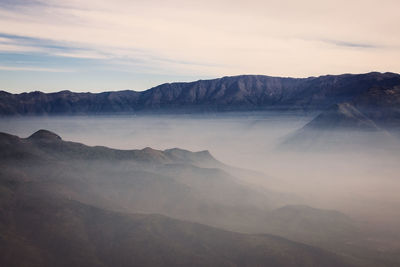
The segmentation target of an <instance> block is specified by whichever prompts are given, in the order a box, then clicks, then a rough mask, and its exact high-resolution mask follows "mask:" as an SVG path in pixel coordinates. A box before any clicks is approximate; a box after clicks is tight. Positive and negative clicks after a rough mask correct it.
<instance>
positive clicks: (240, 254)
mask: <svg viewBox="0 0 400 267" xmlns="http://www.w3.org/2000/svg"><path fill="white" fill-rule="evenodd" d="M1 188H2V189H3V190H8V192H9V194H10V196H9V197H8V198H7V199H6V201H4V198H3V201H2V202H1V203H2V205H1V213H0V230H1V231H0V249H1V251H2V253H1V254H0V265H1V266H8V267H13V266H18V267H25V266H26V267H29V266H43V267H45V266H85V267H89V266H99V267H100V266H101V267H106V266H118V267H123V266H143V267H145V266H287V267H290V266H304V267H306V266H307V267H312V266H327V267H329V266H332V267H333V266H337V267H339V266H340V267H342V266H343V267H345V266H354V265H352V263H351V262H349V260H347V259H344V258H342V257H340V256H338V255H335V254H333V253H330V252H327V251H324V250H322V249H318V248H315V247H311V246H308V245H304V244H301V243H297V242H292V241H289V240H287V239H284V238H280V237H276V236H271V235H249V234H240V233H234V232H229V231H224V230H220V229H217V228H212V227H209V226H205V225H200V224H195V223H190V222H185V221H180V220H175V219H171V218H168V217H165V216H161V215H155V214H127V213H119V212H113V211H109V210H105V209H101V208H97V207H93V206H89V205H85V204H82V203H80V202H76V201H71V200H67V199H64V198H60V197H56V198H52V197H49V196H46V195H40V196H38V195H31V194H30V191H29V189H28V188H25V191H24V189H22V188H21V189H20V188H15V185H14V186H13V185H4V184H3V185H2V186H1Z"/></svg>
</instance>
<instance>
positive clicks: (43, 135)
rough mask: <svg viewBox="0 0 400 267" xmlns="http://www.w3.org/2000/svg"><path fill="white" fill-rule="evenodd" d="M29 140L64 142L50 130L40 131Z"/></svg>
mask: <svg viewBox="0 0 400 267" xmlns="http://www.w3.org/2000/svg"><path fill="white" fill-rule="evenodd" d="M28 139H31V140H51V141H56V140H62V139H61V137H60V136H59V135H57V134H55V133H53V132H50V131H48V130H43V129H41V130H39V131H37V132H35V133H33V134H32V135H31V136H29V137H28Z"/></svg>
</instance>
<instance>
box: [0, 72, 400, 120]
mask: <svg viewBox="0 0 400 267" xmlns="http://www.w3.org/2000/svg"><path fill="white" fill-rule="evenodd" d="M399 84H400V75H398V74H394V73H376V72H372V73H367V74H356V75H351V74H343V75H327V76H320V77H310V78H304V79H295V78H280V77H269V76H262V75H242V76H233V77H223V78H219V79H213V80H200V81H196V82H189V83H168V84H162V85H159V86H156V87H154V88H151V89H149V90H146V91H143V92H135V91H118V92H104V93H99V94H92V93H73V92H69V91H62V92H58V93H50V94H45V93H41V92H32V93H23V94H9V93H7V92H4V91H3V92H0V115H13V114H14V115H15V114H19V115H43V114H106V113H133V112H138V111H157V110H162V111H167V110H175V111H179V112H182V111H183V112H185V111H220V110H265V109H277V110H288V109H291V110H322V109H325V108H327V107H329V106H331V105H332V104H335V103H340V102H343V101H349V100H351V99H353V98H355V97H357V96H359V95H361V94H363V93H365V92H366V91H368V90H369V89H371V88H378V89H379V90H384V89H386V88H390V87H393V86H396V85H399Z"/></svg>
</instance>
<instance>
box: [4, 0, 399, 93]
mask: <svg viewBox="0 0 400 267" xmlns="http://www.w3.org/2000/svg"><path fill="white" fill-rule="evenodd" d="M370 71H380V72H386V71H389V72H400V1H399V0H379V1H378V0H362V1H361V0H347V1H345V0H336V1H324V0H319V1H318V0H303V1H300V0H297V1H295V0H264V1H261V0H247V1H243V0H242V1H239V0H231V1H226V0H221V1H218V0H214V1H210V0H203V1H190V0H188V1H181V0H172V1H169V0H164V1H160V0H146V1H145V0H143V1H135V0H132V1H128V0H108V1H105V0H84V1H83V0H68V1H67V0H64V1H61V0H31V1H28V0H0V90H6V91H9V92H14V93H19V92H24V91H33V90H40V91H44V92H55V91H60V90H72V91H78V92H82V91H92V92H99V91H105V90H123V89H132V90H138V91H139V90H145V89H148V88H150V87H152V86H155V85H158V84H161V83H165V82H174V81H192V80H198V79H208V78H216V77H222V76H228V75H229V76H230V75H239V74H264V75H272V76H285V77H287V76H290V77H308V76H318V75H324V74H341V73H365V72H370Z"/></svg>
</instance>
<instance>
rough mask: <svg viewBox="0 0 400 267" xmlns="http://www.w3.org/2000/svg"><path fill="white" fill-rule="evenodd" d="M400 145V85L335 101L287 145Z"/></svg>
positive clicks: (388, 146)
mask: <svg viewBox="0 0 400 267" xmlns="http://www.w3.org/2000/svg"><path fill="white" fill-rule="evenodd" d="M355 143H358V147H360V148H362V147H368V148H370V147H371V144H376V145H377V147H382V148H391V149H398V148H399V147H400V86H394V87H389V88H386V89H382V88H376V87H374V88H371V89H369V90H368V91H366V92H365V93H363V94H360V95H359V96H357V97H355V98H353V99H352V100H350V101H345V102H341V103H338V104H333V105H332V106H330V107H329V108H327V109H326V110H324V111H322V112H321V113H320V114H319V115H317V116H316V117H315V118H313V119H312V120H311V121H310V122H308V123H307V124H306V125H305V126H304V127H302V128H301V129H299V130H297V131H296V132H295V133H293V134H292V135H290V136H289V137H288V138H287V139H286V140H285V141H284V142H283V146H286V147H301V148H323V147H325V148H327V147H329V146H330V145H333V146H338V147H343V146H348V145H349V144H350V145H354V144H355Z"/></svg>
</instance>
